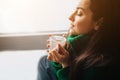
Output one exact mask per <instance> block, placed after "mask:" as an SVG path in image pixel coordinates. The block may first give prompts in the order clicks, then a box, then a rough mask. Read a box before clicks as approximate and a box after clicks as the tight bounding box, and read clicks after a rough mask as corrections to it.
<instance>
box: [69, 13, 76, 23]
mask: <svg viewBox="0 0 120 80" xmlns="http://www.w3.org/2000/svg"><path fill="white" fill-rule="evenodd" d="M69 20H70V21H72V22H74V20H75V12H74V13H72V14H71V15H70V17H69Z"/></svg>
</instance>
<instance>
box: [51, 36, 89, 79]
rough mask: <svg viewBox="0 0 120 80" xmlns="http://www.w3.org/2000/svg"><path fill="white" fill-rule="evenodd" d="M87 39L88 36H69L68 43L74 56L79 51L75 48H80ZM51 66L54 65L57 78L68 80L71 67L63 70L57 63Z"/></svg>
mask: <svg viewBox="0 0 120 80" xmlns="http://www.w3.org/2000/svg"><path fill="white" fill-rule="evenodd" d="M86 38H87V36H86V35H83V34H80V35H77V36H73V35H69V36H68V39H67V40H68V43H69V44H70V48H71V49H72V52H73V54H75V53H76V51H77V50H75V47H76V46H78V44H79V42H78V41H80V42H83V41H84V40H85V39H86ZM81 44H82V43H81ZM51 64H52V65H53V67H54V69H55V72H56V76H57V78H58V80H68V73H69V67H66V68H62V65H61V64H59V63H55V62H52V61H51Z"/></svg>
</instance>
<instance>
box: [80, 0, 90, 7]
mask: <svg viewBox="0 0 120 80" xmlns="http://www.w3.org/2000/svg"><path fill="white" fill-rule="evenodd" d="M89 6H90V0H80V2H79V4H78V7H81V8H83V9H88V8H89Z"/></svg>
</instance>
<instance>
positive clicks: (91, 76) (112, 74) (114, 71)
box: [51, 34, 120, 80]
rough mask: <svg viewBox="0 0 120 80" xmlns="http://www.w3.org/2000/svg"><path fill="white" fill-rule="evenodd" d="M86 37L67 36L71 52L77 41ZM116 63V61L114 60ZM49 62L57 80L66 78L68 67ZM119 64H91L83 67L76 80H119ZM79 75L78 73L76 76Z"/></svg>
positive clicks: (65, 79)
mask: <svg viewBox="0 0 120 80" xmlns="http://www.w3.org/2000/svg"><path fill="white" fill-rule="evenodd" d="M85 39H86V35H82V34H81V35H78V36H72V35H69V36H68V42H69V43H70V44H71V45H70V47H71V48H72V49H73V52H74V53H76V51H75V50H74V47H75V46H76V45H77V44H78V43H77V41H83V40H85ZM116 63H117V62H116ZM51 64H52V65H53V67H54V70H55V73H56V76H57V78H58V80H68V74H69V67H66V68H62V66H61V64H59V63H55V62H52V61H51ZM119 73H120V64H119V63H117V64H114V65H108V66H104V67H95V66H92V67H90V68H88V69H85V70H84V71H83V72H82V78H80V79H78V78H77V80H120V74H119ZM79 75H80V76H81V72H80V74H78V76H79Z"/></svg>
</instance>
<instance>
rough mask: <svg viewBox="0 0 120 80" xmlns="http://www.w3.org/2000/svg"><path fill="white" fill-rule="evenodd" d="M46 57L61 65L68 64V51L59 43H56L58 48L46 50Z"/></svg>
mask: <svg viewBox="0 0 120 80" xmlns="http://www.w3.org/2000/svg"><path fill="white" fill-rule="evenodd" d="M47 59H48V60H52V61H54V62H57V63H60V64H62V66H63V67H67V66H69V65H70V62H69V61H70V60H69V53H68V51H66V50H65V49H64V48H63V47H62V46H61V45H60V44H58V48H56V49H53V50H51V51H50V52H48V57H47Z"/></svg>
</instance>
